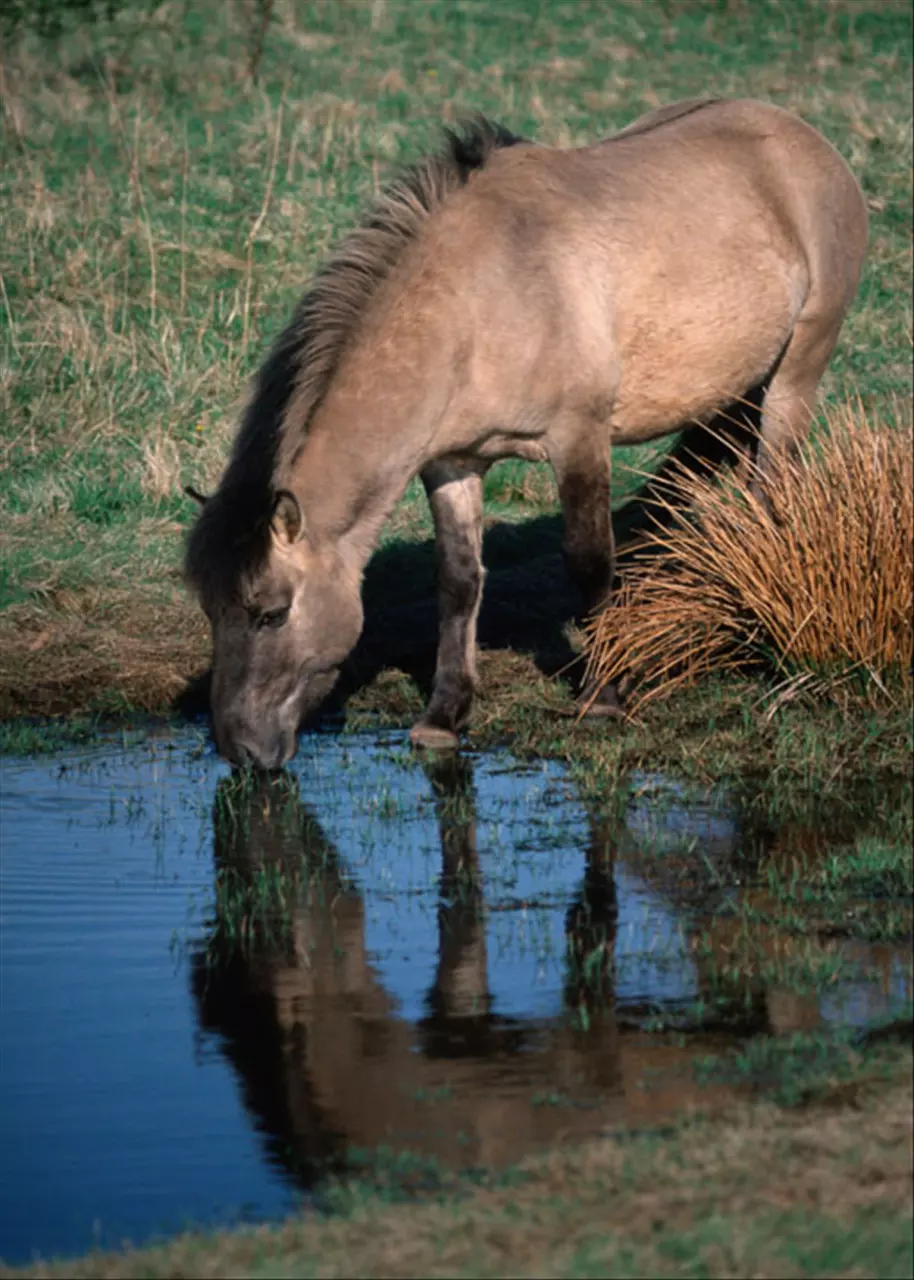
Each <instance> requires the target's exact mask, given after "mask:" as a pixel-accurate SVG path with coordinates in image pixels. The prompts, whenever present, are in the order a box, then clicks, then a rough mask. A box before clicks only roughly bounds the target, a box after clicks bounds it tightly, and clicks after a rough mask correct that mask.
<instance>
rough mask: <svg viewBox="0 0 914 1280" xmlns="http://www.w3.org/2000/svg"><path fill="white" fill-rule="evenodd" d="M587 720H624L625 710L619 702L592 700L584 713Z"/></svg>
mask: <svg viewBox="0 0 914 1280" xmlns="http://www.w3.org/2000/svg"><path fill="white" fill-rule="evenodd" d="M583 714H584V719H585V720H624V719H625V710H624V708H622V707H620V706H619V704H618V702H616V703H611V702H592V703H591V704H590V706H589V707H588V708H587V710H586V711H585V712H584V713H583Z"/></svg>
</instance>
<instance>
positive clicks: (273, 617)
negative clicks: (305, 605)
mask: <svg viewBox="0 0 914 1280" xmlns="http://www.w3.org/2000/svg"><path fill="white" fill-rule="evenodd" d="M288 617H289V606H288V605H283V607H282V608H281V609H266V610H265V611H264V612H263V613H262V614H260V616H259V617H258V619H257V630H258V631H260V630H261V629H262V628H263V627H270V628H271V629H272V628H276V627H281V626H282V625H283V623H284V622H285V621H286V620H287V619H288Z"/></svg>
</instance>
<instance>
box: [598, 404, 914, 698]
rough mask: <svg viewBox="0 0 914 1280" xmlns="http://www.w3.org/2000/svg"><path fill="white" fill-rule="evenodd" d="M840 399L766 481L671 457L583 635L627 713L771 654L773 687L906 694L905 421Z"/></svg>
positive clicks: (912, 523)
mask: <svg viewBox="0 0 914 1280" xmlns="http://www.w3.org/2000/svg"><path fill="white" fill-rule="evenodd" d="M906 416H907V415H902V414H901V413H900V412H899V413H895V414H890V415H886V414H883V415H880V414H877V413H874V412H872V411H867V410H866V409H865V408H864V407H863V405H862V404H861V403H859V402H856V403H855V402H848V403H845V404H843V405H842V406H840V407H838V408H837V409H833V410H831V411H830V412H829V413H828V415H827V428H828V429H827V431H826V432H825V433H823V434H821V435H820V436H819V437H818V438H817V440H816V441H815V443H814V444H811V445H808V446H806V447H805V448H804V449H803V450H802V451H801V452H800V453H799V454H796V455H793V456H788V457H780V458H779V459H778V460H777V462H776V464H775V466H774V468H773V470H772V471H771V474H770V479H769V483H768V484H767V485H766V493H767V497H768V500H767V502H764V501H762V500H760V499H759V498H758V497H757V496H756V495H755V494H754V493H753V492H752V488H751V485H752V481H753V479H754V478H755V477H756V476H757V474H758V472H757V469H756V468H755V466H754V464H752V463H747V464H746V466H745V467H744V468H743V469H742V472H741V474H736V475H732V476H730V477H728V479H727V481H726V482H724V483H722V482H721V481H720V480H718V479H715V478H713V477H708V476H707V475H704V476H699V475H695V474H690V473H689V471H688V469H687V467H685V466H682V467H679V468H677V469H676V470H675V471H674V473H673V474H672V475H671V476H670V477H669V478H668V479H667V480H666V481H665V482H664V484H663V486H662V487H661V489H660V491H659V494H658V496H656V497H655V498H654V500H653V512H652V514H653V516H654V519H653V523H652V528H651V529H650V531H649V533H648V534H647V535H646V537H645V539H644V544H643V547H642V549H640V550H639V553H638V555H637V556H634V557H633V558H632V560H631V563H630V566H629V568H628V570H627V572H626V573H625V574H624V576H623V579H622V583H621V588H620V591H619V593H618V594H617V596H616V598H615V602H614V603H613V604H612V605H611V606H609V607H608V608H607V609H606V610H604V611H603V612H602V613H600V614H598V615H597V616H595V617H594V618H593V619H592V620H591V621H590V623H589V625H588V627H587V628H586V631H585V643H586V651H587V661H588V675H589V677H590V679H591V680H592V681H593V682H594V684H595V686H596V687H598V688H599V687H602V686H603V685H605V684H606V683H607V682H609V681H615V680H619V679H621V678H623V677H626V678H630V679H634V681H635V683H636V688H635V691H634V693H633V695H632V697H631V699H630V708H631V711H632V712H633V713H634V712H636V711H637V710H638V709H639V708H641V707H644V706H645V705H646V704H647V703H649V702H652V701H654V700H656V699H659V698H663V697H666V696H667V695H669V694H670V693H672V692H673V691H674V690H676V689H678V688H681V687H683V686H684V685H688V684H693V683H694V682H696V681H698V680H699V679H701V678H702V677H705V676H709V675H711V674H714V673H723V672H727V671H734V670H744V669H747V668H754V669H756V670H757V669H758V668H759V666H760V665H764V666H767V667H768V668H769V670H770V671H771V672H772V673H773V674H776V675H777V676H778V677H779V679H778V683H777V699H778V700H782V699H784V698H789V697H794V696H797V695H798V694H801V693H804V694H809V695H819V696H836V695H837V696H854V697H859V696H861V695H862V696H864V697H867V698H872V699H876V700H880V699H886V698H888V699H896V698H898V697H899V696H901V697H904V698H909V697H910V696H911V690H912V671H911V666H912V655H914V616H912V612H914V599H912V593H914V453H912V433H911V425H910V420H909V419H908V420H907V421H905V417H906Z"/></svg>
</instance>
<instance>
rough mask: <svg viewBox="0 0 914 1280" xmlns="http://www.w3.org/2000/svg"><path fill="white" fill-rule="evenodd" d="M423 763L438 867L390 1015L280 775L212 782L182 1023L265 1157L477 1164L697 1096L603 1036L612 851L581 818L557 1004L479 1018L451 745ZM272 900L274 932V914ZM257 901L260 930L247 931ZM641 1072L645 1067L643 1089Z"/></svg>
mask: <svg viewBox="0 0 914 1280" xmlns="http://www.w3.org/2000/svg"><path fill="white" fill-rule="evenodd" d="M426 770H427V773H428V776H429V779H430V783H431V787H432V791H433V795H434V802H435V808H436V814H437V821H438V826H439V832H440V842H441V856H442V871H441V878H440V899H439V907H438V919H437V933H438V960H437V966H436V969H435V972H434V976H433V979H432V981H431V987H430V990H429V992H428V995H427V998H426V1002H425V1015H424V1016H423V1017H422V1018H421V1019H420V1020H419V1021H418V1022H410V1021H409V1020H408V1019H406V1018H405V1017H403V1016H402V1015H400V1014H399V1013H398V1010H397V1005H396V1002H395V1000H394V999H393V998H392V996H391V995H390V994H389V993H388V991H387V990H386V989H385V986H384V984H383V982H382V980H381V978H380V976H379V973H378V971H377V970H376V969H375V968H374V967H373V965H372V963H371V962H370V960H369V956H368V954H367V951H366V941H365V907H364V903H363V899H362V897H361V895H360V893H359V892H358V890H357V889H356V887H355V886H354V884H353V883H352V882H351V881H350V880H349V879H347V876H346V872H345V868H344V865H343V863H342V861H341V859H340V857H339V856H338V854H337V852H336V850H335V849H334V848H333V847H332V845H331V844H330V843H329V842H328V840H327V838H326V837H325V835H324V833H323V832H322V830H321V828H320V826H319V825H318V823H317V822H316V820H315V819H314V817H313V816H312V815H311V814H310V813H309V812H308V810H307V808H306V807H305V806H303V805H302V804H301V803H300V801H299V799H298V794H297V783H296V782H295V781H294V780H293V779H291V778H290V777H288V776H285V775H278V776H274V777H269V776H263V777H261V778H259V779H257V778H251V777H250V775H245V776H239V777H236V778H232V779H227V780H226V781H225V782H223V783H222V784H221V786H220V789H219V793H218V794H217V799H216V823H215V830H216V840H215V857H216V866H217V911H216V917H215V920H214V922H213V925H212V928H211V930H210V935H209V938H208V941H207V945H206V948H205V951H203V952H201V953H200V954H199V955H198V956H197V958H196V962H195V966H194V987H195V995H196V999H197V1003H198V1009H199V1016H200V1020H201V1024H202V1026H203V1027H204V1029H207V1030H213V1031H217V1032H219V1033H220V1035H221V1037H222V1042H223V1045H224V1049H225V1052H226V1053H227V1054H228V1056H229V1057H230V1059H231V1060H232V1062H233V1063H234V1065H235V1067H236V1069H237V1071H238V1074H239V1076H240V1078H241V1081H242V1084H243V1089H244V1093H245V1101H246V1104H247V1106H248V1108H249V1110H250V1111H251V1113H252V1114H253V1116H254V1118H255V1123H256V1124H257V1127H258V1128H259V1129H260V1130H261V1132H263V1133H264V1134H265V1136H266V1138H267V1141H268V1143H269V1145H270V1147H271V1149H272V1152H273V1154H274V1156H275V1157H276V1158H277V1159H278V1160H279V1162H280V1163H282V1164H283V1165H285V1167H287V1168H294V1169H295V1170H296V1171H297V1173H298V1175H299V1177H300V1178H301V1179H302V1180H304V1181H308V1180H309V1177H310V1176H314V1170H315V1167H316V1166H317V1165H322V1166H324V1167H326V1166H327V1164H328V1163H329V1164H330V1165H331V1166H332V1165H337V1166H339V1167H342V1166H345V1164H346V1154H347V1151H349V1150H352V1149H357V1148H362V1149H376V1148H378V1147H381V1146H386V1147H388V1148H391V1147H392V1148H395V1149H397V1150H400V1151H409V1152H412V1153H414V1154H416V1155H421V1156H427V1157H433V1158H435V1159H436V1160H438V1161H440V1162H441V1163H442V1164H444V1165H446V1166H448V1167H451V1168H467V1167H472V1166H479V1165H493V1166H497V1165H503V1164H505V1163H509V1162H513V1161H514V1160H516V1159H519V1158H520V1157H522V1156H523V1155H525V1154H526V1153H527V1152H529V1151H532V1150H536V1149H542V1148H545V1147H549V1146H553V1145H555V1144H557V1143H559V1142H561V1141H563V1140H567V1139H574V1138H583V1137H587V1136H590V1135H592V1134H593V1133H594V1132H595V1131H599V1130H600V1129H601V1128H604V1127H606V1126H607V1125H611V1124H613V1123H618V1122H620V1121H622V1120H623V1119H630V1118H633V1117H634V1118H638V1117H639V1116H640V1117H641V1118H650V1119H653V1118H654V1117H655V1116H656V1115H657V1114H658V1113H662V1112H664V1111H667V1112H668V1111H669V1110H670V1109H672V1108H676V1107H680V1106H682V1105H683V1103H686V1104H688V1102H689V1100H690V1097H692V1096H693V1095H694V1097H695V1100H698V1099H699V1098H701V1100H706V1095H705V1094H704V1093H702V1092H701V1091H700V1090H699V1088H698V1086H697V1085H695V1083H694V1081H693V1080H692V1078H691V1073H690V1072H688V1071H683V1070H682V1068H683V1067H686V1066H687V1057H688V1053H687V1051H685V1050H683V1048H682V1047H681V1046H679V1045H675V1044H672V1043H671V1042H669V1041H664V1040H663V1039H662V1038H658V1037H647V1036H646V1035H626V1036H623V1037H620V1034H619V1029H618V1026H617V1022H616V1017H615V1010H614V1002H613V987H612V965H613V943H614V938H615V931H616V921H617V906H616V894H615V887H614V878H613V872H614V865H613V864H614V856H613V848H612V843H611V840H610V833H609V829H608V828H607V827H606V826H604V825H602V824H601V823H600V822H599V821H597V820H594V821H592V822H591V825H590V833H589V843H588V845H587V849H586V853H585V867H584V876H583V882H582V885H581V888H580V891H579V893H578V895H577V898H576V900H575V901H574V903H573V905H572V906H571V907H570V909H569V910H568V912H567V916H566V934H567V965H566V982H565V990H564V1004H565V1009H564V1011H563V1013H562V1014H561V1015H559V1016H556V1017H552V1018H540V1019H530V1020H523V1021H522V1020H519V1019H510V1018H505V1017H502V1016H499V1013H498V1011H497V1009H495V1008H493V1000H492V996H491V993H490V986H489V970H488V958H487V954H486V934H485V915H484V913H485V903H484V884H483V880H482V876H481V873H480V866H479V856H478V851H477V847H476V815H475V800H474V790H473V783H472V775H471V766H470V764H469V763H468V762H467V761H466V760H465V759H462V758H461V757H459V756H456V755H454V756H449V757H444V758H442V759H439V760H436V761H433V762H432V761H430V762H428V763H427V764H426ZM271 895H272V897H271ZM280 897H283V898H284V899H285V902H286V904H287V905H286V908H285V920H286V926H287V927H286V928H285V929H284V930H282V929H279V926H278V925H276V923H275V917H276V916H278V915H279V914H280V913H281V907H280V904H279V898H280ZM267 899H271V901H272V904H273V906H272V908H271V906H270V902H269V901H267ZM271 910H273V912H274V919H273V921H272V923H271V917H270V913H271ZM258 912H259V913H260V917H261V926H258V927H257V928H252V922H253V921H254V920H255V917H256V916H257V915H258ZM271 927H272V928H273V931H274V936H273V937H272V938H271V937H269V936H267V934H268V933H269V930H270V928H271ZM533 964H534V961H533V960H532V959H531V969H532V968H533ZM533 976H534V975H533V973H532V972H531V980H532V979H533ZM623 1041H624V1042H625V1043H624V1045H623V1043H622V1042H623ZM663 1068H670V1072H669V1075H670V1078H669V1079H668V1080H666V1081H665V1080H664V1079H663V1078H662V1073H663ZM658 1071H659V1072H660V1074H659V1075H658ZM646 1074H653V1075H656V1076H657V1080H656V1084H655V1085H654V1086H653V1087H652V1088H651V1089H650V1090H648V1091H645V1090H644V1089H643V1088H642V1087H641V1085H642V1077H643V1076H645V1075H646ZM556 1102H559V1105H553V1104H555V1103H556ZM544 1103H549V1104H550V1105H544ZM309 1170H311V1174H310V1175H309V1173H308V1171H309Z"/></svg>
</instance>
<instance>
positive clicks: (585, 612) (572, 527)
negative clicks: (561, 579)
mask: <svg viewBox="0 0 914 1280" xmlns="http://www.w3.org/2000/svg"><path fill="white" fill-rule="evenodd" d="M550 462H551V463H552V468H553V470H554V472H555V477H556V480H557V482H558V486H559V497H560V499H561V503H562V518H563V521H564V525H565V529H564V536H563V538H562V554H563V556H564V558H565V567H566V568H567V570H568V575H569V577H570V578H571V580H572V582H573V583H574V584H575V586H576V587H577V588H578V591H579V592H580V595H581V602H582V610H581V616H582V617H584V618H586V617H589V616H590V615H591V614H593V613H595V612H596V611H597V610H598V609H600V608H602V607H604V606H605V605H607V604H608V603H609V601H610V597H611V595H612V589H613V582H614V578H615V562H616V557H615V545H614V542H613V527H612V516H611V510H610V501H609V496H610V446H609V433H608V431H607V430H606V429H605V428H603V427H602V424H600V426H597V427H595V425H594V424H593V423H588V424H587V428H586V432H581V433H579V434H577V435H576V436H575V438H574V440H573V441H572V442H571V443H570V444H568V445H566V446H565V447H560V448H556V447H553V448H551V449H550ZM593 693H594V690H593V689H592V688H590V687H584V688H583V689H582V690H581V698H582V700H583V701H585V702H591V705H590V708H589V711H588V714H589V715H610V716H618V715H620V714H621V704H620V701H619V695H618V691H617V690H616V687H615V685H612V684H608V685H605V686H604V687H603V688H602V689H600V690H599V692H598V693H597V696H596V698H594V699H593V701H591V697H592V694H593Z"/></svg>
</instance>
